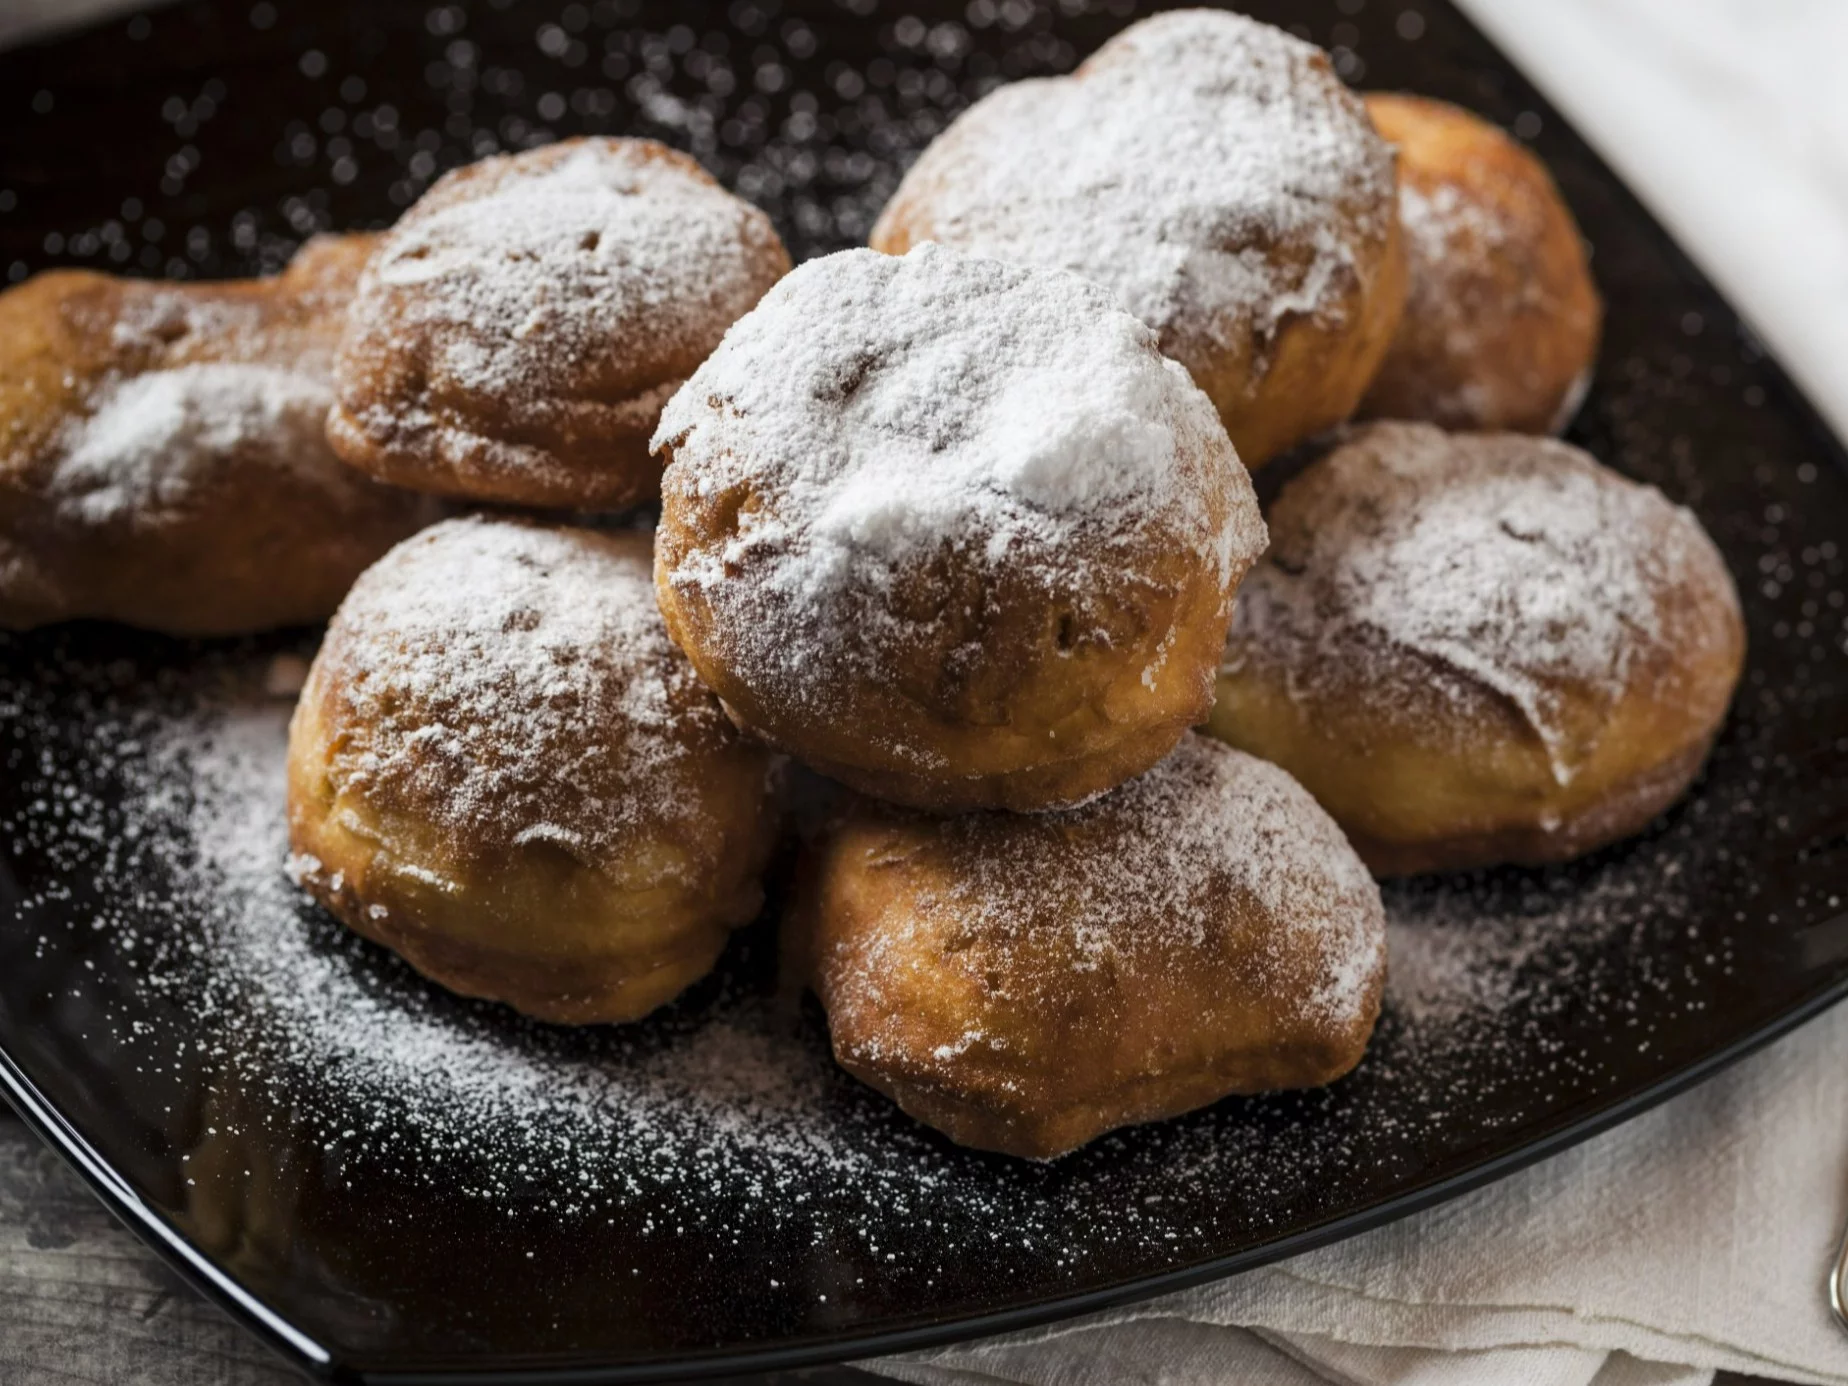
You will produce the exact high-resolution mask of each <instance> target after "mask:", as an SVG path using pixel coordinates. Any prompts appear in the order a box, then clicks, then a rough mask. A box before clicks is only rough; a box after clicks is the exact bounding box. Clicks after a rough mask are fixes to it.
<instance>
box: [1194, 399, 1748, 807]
mask: <svg viewBox="0 0 1848 1386" xmlns="http://www.w3.org/2000/svg"><path fill="white" fill-rule="evenodd" d="M1272 518H1273V522H1274V524H1275V526H1276V529H1275V543H1274V547H1273V550H1272V552H1271V553H1270V555H1268V557H1267V559H1266V560H1265V561H1264V562H1263V563H1261V564H1260V565H1259V566H1258V568H1256V569H1255V570H1254V571H1253V573H1252V575H1251V576H1250V578H1248V579H1247V581H1246V583H1245V585H1244V586H1243V587H1242V588H1241V589H1240V593H1239V602H1238V607H1237V611H1236V614H1235V616H1234V619H1233V635H1232V640H1231V643H1230V646H1229V654H1228V658H1229V660H1231V661H1232V662H1234V663H1238V662H1241V661H1247V660H1252V661H1275V662H1276V663H1277V664H1278V665H1280V666H1282V667H1286V668H1289V669H1291V670H1293V671H1294V673H1293V675H1292V677H1293V678H1295V679H1297V680H1302V679H1308V680H1316V679H1321V678H1368V679H1373V680H1376V681H1377V680H1379V679H1389V678H1392V677H1407V678H1414V679H1418V680H1420V681H1422V682H1425V683H1432V682H1435V684H1436V686H1438V687H1439V688H1440V689H1446V690H1450V691H1452V692H1454V693H1455V694H1456V695H1457V696H1458V697H1461V696H1463V690H1464V689H1466V688H1468V687H1470V686H1472V685H1473V686H1476V687H1480V688H1483V689H1487V690H1489V691H1490V692H1491V693H1493V694H1495V695H1498V696H1500V697H1502V698H1505V699H1507V700H1508V702H1509V703H1511V704H1512V705H1513V706H1514V707H1516V708H1517V709H1519V711H1520V713H1521V715H1522V716H1523V718H1524V719H1525V720H1526V721H1527V722H1528V724H1529V725H1530V726H1531V727H1532V729H1533V731H1534V732H1535V734H1536V735H1537V736H1538V737H1539V738H1540V740H1541V741H1542V743H1543V744H1544V745H1545V747H1546V748H1547V752H1548V754H1549V757H1550V759H1551V763H1552V769H1553V774H1554V776H1555V778H1556V779H1557V780H1558V782H1559V783H1561V784H1564V783H1566V782H1568V781H1569V780H1570V779H1571V778H1572V775H1573V774H1574V772H1575V770H1576V768H1577V765H1578V763H1579V760H1580V759H1581V757H1582V756H1583V755H1585V754H1587V753H1588V752H1589V750H1590V749H1591V745H1590V744H1586V743H1584V741H1583V738H1579V737H1575V736H1574V730H1575V729H1574V728H1573V727H1572V726H1570V725H1568V723H1567V720H1566V715H1565V702H1564V698H1565V696H1566V695H1567V694H1568V693H1569V694H1570V696H1571V697H1572V698H1573V699H1574V700H1577V701H1579V702H1581V703H1582V702H1585V701H1589V703H1590V704H1591V705H1592V706H1593V707H1594V708H1607V707H1609V706H1611V705H1613V704H1614V703H1615V702H1616V700H1617V699H1618V698H1619V697H1620V696H1621V695H1622V693H1623V691H1624V689H1625V687H1626V682H1627V680H1628V678H1629V677H1630V674H1631V671H1632V669H1633V668H1635V667H1637V666H1639V665H1640V664H1641V663H1642V662H1643V661H1645V660H1649V659H1653V658H1655V657H1656V652H1657V651H1658V650H1660V649H1662V648H1665V647H1668V646H1671V645H1673V644H1674V643H1675V642H1677V641H1687V640H1692V639H1697V638H1700V637H1701V636H1702V634H1703V628H1702V627H1701V626H1700V625H1699V624H1698V623H1697V622H1693V621H1687V620H1683V621H1681V622H1680V623H1679V624H1678V625H1676V627H1675V628H1674V629H1672V630H1671V629H1670V628H1669V626H1668V624H1667V622H1668V617H1667V616H1666V615H1665V611H1666V606H1665V603H1666V602H1667V600H1668V597H1669V594H1671V593H1673V592H1675V591H1677V590H1679V589H1683V588H1686V587H1689V586H1692V587H1693V588H1695V589H1696V590H1698V591H1700V592H1701V593H1702V594H1703V596H1705V595H1707V594H1712V595H1713V596H1714V597H1715V598H1716V599H1717V601H1718V602H1719V604H1720V605H1721V606H1722V608H1723V607H1724V606H1725V605H1727V604H1736V600H1737V599H1736V597H1733V596H1732V594H1731V583H1730V579H1728V577H1727V575H1726V569H1725V565H1724V564H1723V562H1722V561H1721V559H1720V557H1719V555H1718V553H1717V551H1716V550H1715V549H1714V547H1713V544H1712V541H1711V540H1709V539H1708V538H1707V536H1706V533H1705V532H1704V531H1703V530H1702V529H1701V527H1700V525H1699V522H1698V521H1696V520H1695V519H1694V518H1693V516H1692V515H1690V514H1689V513H1688V512H1687V511H1685V510H1683V509H1680V508H1679V507H1676V506H1673V505H1671V504H1670V503H1669V502H1668V501H1667V500H1665V499H1664V498H1663V496H1662V494H1661V493H1660V492H1659V491H1656V490H1655V489H1654V488H1653V487H1647V486H1640V485H1638V484H1636V483H1634V482H1631V481H1628V480H1625V479H1624V478H1622V477H1619V476H1617V475H1616V474H1615V473H1612V472H1607V471H1605V470H1604V469H1602V468H1600V467H1599V466H1598V465H1597V464H1596V463H1595V462H1593V461H1592V460H1591V459H1590V458H1589V457H1588V456H1586V455H1585V454H1584V453H1582V452H1580V451H1578V450H1577V449H1576V448H1572V447H1569V446H1568V445H1566V444H1564V443H1559V442H1554V441H1552V440H1550V439H1532V438H1525V437H1520V436H1517V435H1513V434H1447V433H1445V432H1443V431H1442V430H1440V429H1437V428H1434V427H1431V426H1429V425H1424V424H1396V423H1395V424H1376V425H1373V426H1372V427H1370V428H1366V429H1361V430H1358V431H1356V432H1355V433H1354V434H1353V435H1352V436H1351V437H1350V438H1349V440H1348V441H1347V442H1345V443H1344V444H1343V445H1342V446H1341V447H1339V448H1338V449H1337V450H1336V451H1334V452H1333V453H1331V454H1330V455H1329V456H1327V457H1326V458H1324V459H1322V460H1321V461H1320V462H1318V463H1317V464H1315V466H1314V467H1313V468H1312V469H1311V470H1310V471H1309V472H1307V473H1305V474H1304V475H1303V476H1302V477H1299V478H1298V479H1297V480H1296V481H1294V482H1292V483H1291V485H1290V486H1289V487H1288V488H1286V490H1285V492H1284V496H1283V498H1282V499H1281V500H1280V501H1279V503H1278V506H1277V507H1276V508H1275V510H1274V511H1273V516H1272ZM1711 605H1713V603H1712V602H1711V601H1703V602H1702V603H1701V609H1703V610H1704V609H1706V608H1708V607H1710V606H1711ZM1382 646H1383V649H1382V648H1380V647H1382ZM1317 650H1319V651H1321V652H1322V653H1321V655H1320V656H1319V657H1310V652H1312V651H1317ZM1395 652H1397V653H1395ZM1406 654H1410V655H1411V656H1413V657H1414V661H1413V662H1412V663H1411V664H1410V665H1406V661H1405V655H1406ZM1395 661H1396V662H1395ZM1401 666H1404V667H1401ZM1594 744H1595V743H1594Z"/></svg>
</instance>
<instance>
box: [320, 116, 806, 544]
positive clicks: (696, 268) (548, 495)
mask: <svg viewBox="0 0 1848 1386" xmlns="http://www.w3.org/2000/svg"><path fill="white" fill-rule="evenodd" d="M788 269H789V255H788V253H787V252H786V251H785V250H784V249H783V243H782V242H781V241H780V240H779V239H778V238H777V234H776V231H775V229H774V228H773V227H772V226H771V225H770V219H769V218H768V217H766V216H765V215H764V214H763V213H762V212H760V211H758V210H757V209H756V208H755V207H753V206H751V205H750V204H749V203H748V202H744V201H742V200H740V199H738V198H736V197H733V196H732V195H731V194H730V193H728V192H726V191H725V190H724V189H723V188H721V187H720V186H719V185H718V184H717V183H716V182H714V181H713V179H712V177H711V175H709V174H708V173H707V172H706V171H705V170H704V169H703V168H701V167H700V166H699V165H698V164H697V163H695V162H694V161H693V160H692V159H690V158H688V157H687V156H686V155H684V154H679V153H676V152H675V151H674V150H671V149H668V148H667V147H666V146H664V145H659V144H656V143H655V142H654V141H652V140H632V139H575V140H565V141H562V142H561V143H558V144H554V145H548V146H546V147H545V148H543V149H536V150H532V151H530V152H528V153H524V154H514V155H505V156H502V157H498V158H492V159H483V160H482V161H481V162H480V163H476V164H470V165H468V166H467V167H465V168H460V169H457V170H455V171H454V172H453V173H449V174H446V175H445V176H444V177H442V178H440V179H438V180H437V182H436V185H435V186H434V187H432V188H431V189H430V191H429V192H427V193H425V194H424V195H423V197H421V198H419V199H418V201H417V203H416V204H415V205H414V206H412V207H411V209H410V210H409V211H407V212H406V213H405V214H404V216H403V217H402V218H401V219H400V220H399V222H398V224H397V225H396V226H395V227H393V228H392V230H391V231H390V232H389V233H388V234H387V235H386V237H385V241H384V244H383V245H382V246H381V248H380V250H379V253H378V256H377V257H376V258H375V259H374V261H373V263H372V265H371V266H370V268H369V269H368V271H367V273H366V276H365V278H364V279H363V280H362V281H361V283H360V287H359V294H358V297H357V299H356V300H355V302H354V305H353V313H352V319H351V322H350V324H349V326H348V329H347V334H346V339H345V341H344V342H343V343H342V344H341V348H340V360H339V364H338V386H339V400H338V403H337V406H336V408H335V409H334V411H333V413H332V415H331V416H330V417H329V419H328V438H329V439H330V441H331V442H332V443H333V445H334V449H335V451H337V452H338V453H339V454H340V455H341V456H342V457H344V458H345V459H346V460H347V461H348V462H350V463H352V464H353V465H354V466H356V467H358V468H360V469H361V470H362V471H366V472H369V473H371V474H372V475H374V476H376V477H379V478H381V479H382V480H386V481H391V482H395V483H397V484H398V485H401V486H409V487H412V488H415V489H417V490H422V491H433V492H436V493H437V494H439V495H446V496H459V497H466V498H470V499H474V500H484V501H501V502H506V503H509V504H514V505H532V506H557V507H563V508H568V509H576V510H609V509H616V508H619V507H621V506H625V505H632V504H634V503H636V502H637V501H645V500H651V499H653V497H654V496H655V494H656V492H657V491H658V489H659V487H660V480H661V476H660V468H659V467H657V466H656V465H655V463H654V461H653V460H652V459H651V458H650V457H649V455H648V436H649V434H651V433H652V432H653V431H654V427H655V420H656V419H657V418H658V417H659V416H660V413H661V406H662V404H663V403H665V402H666V400H667V397H668V396H669V395H671V394H673V393H674V391H675V390H676V389H677V388H679V385H680V382H681V381H683V380H685V379H686V378H687V376H688V375H690V374H691V373H692V371H693V368H694V367H695V366H697V365H698V364H699V363H700V362H701V361H703V360H704V359H705V358H706V356H707V354H708V353H709V352H711V350H712V349H713V348H714V347H715V346H717V345H718V343H719V338H720V337H722V336H724V335H725V329H726V328H727V327H729V326H731V324H732V322H733V321H734V320H735V319H736V318H738V317H739V316H740V315H741V314H743V313H744V312H745V311H747V310H748V309H749V308H750V307H751V305H752V304H754V303H756V302H757V300H758V299H759V298H760V297H762V296H763V292H764V290H765V289H767V288H769V287H770V286H771V285H772V284H774V283H775V282H776V281H777V279H778V278H779V277H780V276H781V275H782V274H784V273H785V272H786V271H787V270H788Z"/></svg>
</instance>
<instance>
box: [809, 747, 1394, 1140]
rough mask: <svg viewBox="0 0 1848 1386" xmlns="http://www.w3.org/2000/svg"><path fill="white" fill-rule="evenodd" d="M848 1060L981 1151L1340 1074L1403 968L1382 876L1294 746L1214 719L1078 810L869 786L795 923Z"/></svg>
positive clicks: (816, 854)
mask: <svg viewBox="0 0 1848 1386" xmlns="http://www.w3.org/2000/svg"><path fill="white" fill-rule="evenodd" d="M786 938H787V940H788V945H787V946H788V947H789V948H790V949H791V951H792V954H793V957H794V960H795V961H796V962H797V964H798V965H799V967H800V968H801V970H802V973H803V975H804V976H805V977H806V978H807V979H808V980H809V981H810V983H811V984H812V985H813V986H814V988H815V990H816V992H817V994H818V995H819V996H820V997H821V1000H822V1003H823V1005H824V1006H825V1007H826V1008H827V1012H828V1025H829V1029H830V1031H831V1033H832V1035H833V1039H834V1053H835V1057H836V1058H837V1059H838V1060H839V1061H840V1063H841V1065H842V1066H843V1067H844V1068H846V1069H847V1070H848V1071H849V1072H851V1073H853V1074H854V1075H856V1076H857V1077H859V1078H861V1079H862V1080H864V1081H865V1082H867V1083H870V1084H872V1085H873V1086H874V1087H876V1088H878V1089H880V1091H882V1092H885V1093H887V1094H889V1095H890V1096H891V1097H892V1098H893V1099H894V1100H896V1101H897V1102H898V1104H899V1105H900V1106H902V1107H903V1108H904V1109H905V1110H906V1111H908V1112H910V1113H911V1114H912V1115H913V1116H915V1117H917V1118H918V1119H919V1120H920V1121H925V1122H928V1123H929V1124H931V1125H932V1126H935V1127H937V1128H939V1129H940V1130H942V1131H944V1132H945V1133H946V1134H948V1135H949V1136H950V1138H951V1139H952V1140H956V1141H959V1142H961V1143H963V1144H965V1145H974V1146H980V1147H983V1148H985V1149H990V1150H1001V1151H1005V1152H1007V1153H1008V1154H1011V1155H1025V1156H1031V1157H1033V1158H1038V1159H1047V1158H1050V1157H1052V1156H1055V1155H1059V1154H1062V1153H1064V1152H1065V1151H1068V1150H1071V1149H1073V1148H1074V1147H1076V1146H1079V1145H1082V1144H1084V1143H1085V1142H1086V1141H1088V1140H1091V1139H1092V1138H1094V1137H1096V1136H1098V1135H1101V1134H1102V1133H1103V1132H1105V1131H1108V1130H1110V1129H1112V1128H1113V1127H1117V1126H1123V1125H1127V1124H1129V1123H1131V1122H1139V1121H1151V1120H1155V1119H1157V1118H1160V1117H1166V1116H1173V1115H1175V1114H1176V1113H1179V1112H1184V1111H1189V1110H1191V1109H1192V1108H1195V1107H1199V1106H1203V1105H1205V1104H1206V1103H1209V1102H1213V1101H1217V1100H1218V1099H1219V1098H1221V1097H1224V1096H1226V1095H1227V1094H1229V1093H1252V1092H1266V1091H1270V1090H1273V1089H1278V1088H1296V1087H1311V1086H1315V1085H1318V1084H1322V1083H1328V1082H1332V1081H1333V1080H1334V1079H1336V1078H1338V1077H1340V1076H1341V1075H1342V1074H1343V1073H1346V1072H1347V1071H1348V1070H1349V1069H1351V1068H1353V1067H1354V1065H1355V1064H1356V1063H1358V1062H1359V1061H1360V1057H1361V1053H1362V1051H1363V1050H1364V1049H1365V1047H1366V1043H1367V1037H1368V1035H1369V1034H1370V1033H1371V1032H1372V1029H1373V1023H1374V1019H1375V1017H1376V1016H1377V1014H1378V1012H1379V1005H1380V992H1381V987H1382V984H1383V982H1384V980H1385V971H1386V938H1385V917H1384V911H1383V910H1382V908H1381V904H1380V895H1379V890H1378V888H1377V887H1376V886H1375V885H1374V884H1373V881H1372V879H1371V877H1369V875H1368V874H1367V869H1366V867H1365V866H1364V865H1362V864H1361V862H1360V860H1359V858H1357V857H1356V856H1355V855H1354V851H1353V849H1352V848H1351V847H1349V846H1348V844H1347V842H1346V840H1345V839H1344V838H1343V837H1342V836H1341V831H1340V829H1339V828H1337V827H1336V826H1335V824H1334V823H1333V822H1332V821H1331V820H1330V819H1329V817H1328V815H1327V814H1326V813H1324V812H1323V811H1322V810H1321V809H1320V808H1318V807H1317V806H1316V804H1315V801H1314V800H1313V799H1311V798H1310V797H1309V795H1308V794H1307V793H1305V792H1304V790H1303V789H1302V787H1301V786H1300V785H1298V784H1297V783H1296V782H1295V781H1294V780H1292V779H1291V778H1290V777H1289V776H1288V775H1287V774H1285V773H1284V772H1283V771H1282V770H1279V769H1278V768H1277V767H1276V766H1274V765H1267V764H1265V763H1264V762H1263V761H1259V760H1255V759H1253V758H1252V757H1250V756H1247V755H1242V754H1240V753H1239V752H1237V751H1234V750H1231V749H1229V748H1228V747H1225V746H1222V745H1220V744H1218V743H1216V742H1213V741H1210V740H1207V739H1206V738H1204V737H1199V736H1191V735H1190V736H1187V737H1184V738H1183V739H1182V741H1181V743H1180V745H1179V747H1177V748H1176V750H1175V751H1174V753H1173V754H1172V755H1170V756H1169V757H1168V758H1167V759H1166V760H1164V761H1162V762H1161V763H1160V764H1159V765H1157V766H1156V767H1155V768H1154V769H1152V770H1150V771H1149V772H1148V773H1147V774H1145V775H1143V776H1141V777H1140V778H1138V779H1135V780H1132V781H1130V782H1129V783H1128V784H1126V785H1124V786H1123V787H1122V788H1121V789H1119V790H1118V791H1116V792H1115V793H1114V794H1111V795H1108V796H1107V797H1105V798H1103V799H1101V800H1099V801H1098V802H1096V803H1094V804H1090V805H1087V806H1086V807H1084V808H1082V809H1077V810H1072V811H1069V812H1064V813H1055V814H1043V815H1034V816H1031V817H1022V816H1017V815H1011V814H974V815H969V816H966V817H962V818H952V819H932V818H925V817H921V816H918V815H915V814H908V813H906V812H904V811H902V810H896V809H891V808H886V807H883V806H880V805H877V804H873V803H870V802H867V801H863V800H862V801H859V802H858V803H856V804H853V805H851V806H849V807H848V808H847V809H846V811H845V812H844V813H842V815H841V816H840V818H839V820H838V821H837V822H835V823H834V824H833V825H832V827H830V828H829V829H828V830H827V831H826V832H824V833H823V834H822V835H821V837H820V839H819V840H818V841H817V842H816V843H815V844H814V845H813V846H812V847H811V848H810V849H809V854H808V859H807V861H806V862H805V864H804V867H803V871H802V883H801V885H800V888H799V891H798V899H797V901H796V905H795V908H794V911H793V915H792V919H791V921H790V923H789V926H788V932H787V934H786Z"/></svg>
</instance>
